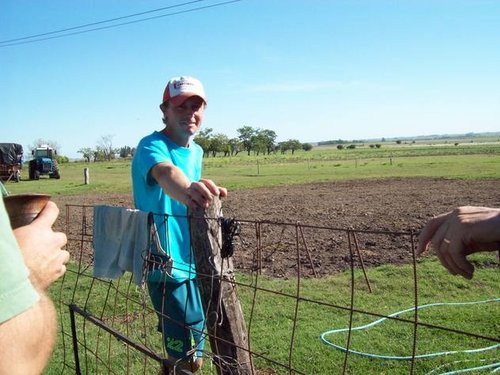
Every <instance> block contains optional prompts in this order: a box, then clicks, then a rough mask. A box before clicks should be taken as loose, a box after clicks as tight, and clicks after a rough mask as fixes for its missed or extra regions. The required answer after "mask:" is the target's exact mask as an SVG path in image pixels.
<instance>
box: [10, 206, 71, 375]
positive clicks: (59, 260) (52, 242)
mask: <svg viewBox="0 0 500 375" xmlns="http://www.w3.org/2000/svg"><path fill="white" fill-rule="evenodd" d="M58 214H59V210H58V208H57V206H56V205H55V204H54V203H53V202H49V203H48V204H47V206H46V207H45V209H44V210H43V211H42V212H41V213H40V215H39V217H38V218H37V219H35V220H34V221H33V223H31V224H30V225H26V226H24V227H21V228H18V229H16V230H15V231H14V233H13V238H12V247H11V250H10V251H13V252H19V251H20V252H21V254H22V257H23V259H24V262H25V264H26V267H27V268H28V270H29V272H30V281H31V284H32V285H33V287H34V288H35V289H36V291H37V292H38V295H39V297H40V298H39V300H38V301H37V302H35V303H34V304H33V305H32V306H31V307H29V308H27V309H26V310H23V311H22V312H20V313H18V314H17V315H15V316H13V317H11V318H10V319H8V320H6V321H4V322H2V323H1V324H0V348H1V350H0V374H1V375H3V374H9V375H11V374H20V375H21V374H41V373H42V371H43V369H44V367H45V365H46V363H47V361H48V359H49V357H50V354H51V353H52V348H53V346H54V342H55V337H56V312H55V309H54V305H53V303H52V301H51V300H50V299H49V297H47V295H46V293H45V290H46V289H47V288H48V287H49V286H50V285H51V284H52V283H53V282H54V281H55V280H57V279H58V278H59V277H60V276H61V275H62V274H64V272H65V270H66V267H65V264H66V262H67V261H68V259H69V253H68V252H67V251H65V250H61V247H62V246H64V245H65V244H66V236H65V235H64V234H63V233H57V232H54V231H53V230H52V225H53V224H54V222H55V220H56V218H57V215H58ZM3 224H6V223H3ZM14 239H15V240H16V241H17V244H18V245H19V248H18V247H17V246H15V242H16V241H15V240H14Z"/></svg>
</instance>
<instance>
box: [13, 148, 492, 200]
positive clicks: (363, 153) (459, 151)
mask: <svg viewBox="0 0 500 375" xmlns="http://www.w3.org/2000/svg"><path fill="white" fill-rule="evenodd" d="M130 165H131V161H130V160H115V161H111V162H98V163H84V162H70V163H65V164H62V165H61V166H60V167H61V179H60V180H50V179H48V178H47V177H42V178H41V179H40V180H38V181H29V180H24V178H27V173H25V172H26V171H25V170H23V174H22V177H23V180H22V181H21V182H20V183H13V182H9V183H7V184H6V188H7V190H8V191H9V193H10V194H17V193H25V192H37V193H48V194H52V195H78V194H87V193H97V192H99V193H105V192H110V193H130V191H131V180H130ZM85 168H89V174H90V184H88V185H85V184H84V169H85ZM203 170H204V176H205V177H207V178H211V179H213V180H214V181H216V182H217V183H218V184H219V185H222V186H225V187H227V188H228V189H230V190H234V189H242V188H254V187H264V186H276V185H288V184H303V183H311V182H320V181H334V180H352V179H366V178H388V177H442V178H451V179H484V178H487V179H499V178H500V143H485V144H479V143H472V144H467V145H465V146H453V145H444V146H436V145H430V146H413V145H393V146H391V147H385V148H380V149H372V148H369V147H358V148H356V149H354V150H337V149H335V148H331V147H330V148H328V147H317V148H314V149H313V150H311V151H309V152H305V151H297V152H295V154H294V155H292V154H291V153H289V154H286V155H280V154H277V155H266V156H262V155H261V156H253V155H251V156H247V155H246V154H239V155H237V156H233V157H221V156H218V157H215V158H212V157H209V158H205V160H204V167H203Z"/></svg>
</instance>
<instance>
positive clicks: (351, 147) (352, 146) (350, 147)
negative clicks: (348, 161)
mask: <svg viewBox="0 0 500 375" xmlns="http://www.w3.org/2000/svg"><path fill="white" fill-rule="evenodd" d="M347 148H348V149H351V150H354V149H355V148H356V145H349V146H347Z"/></svg>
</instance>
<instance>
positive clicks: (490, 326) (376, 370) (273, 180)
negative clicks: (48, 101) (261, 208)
mask: <svg viewBox="0 0 500 375" xmlns="http://www.w3.org/2000/svg"><path fill="white" fill-rule="evenodd" d="M130 163H131V162H130V160H116V161H112V162H106V163H104V162H103V163H83V162H71V163H67V164H63V165H61V179H60V180H49V179H47V178H41V179H40V180H39V181H24V180H22V181H21V182H20V183H12V182H9V183H7V184H6V188H7V190H8V191H9V193H10V194H17V193H23V192H43V193H49V194H52V195H54V196H57V195H79V194H93V193H97V192H99V193H103V192H113V193H130V191H131V183H130ZM84 168H89V170H90V184H89V185H84V184H83V170H84ZM26 174H27V173H23V177H24V176H26ZM204 175H205V177H208V178H211V179H213V180H214V181H216V182H217V183H218V184H220V185H223V186H226V187H228V188H229V189H231V190H234V189H243V188H254V187H263V186H273V185H274V186H276V185H289V184H302V183H313V182H319V181H334V180H351V179H369V178H373V179H380V178H388V177H439V178H448V179H500V143H498V142H496V143H495V142H494V143H484V144H483V143H468V144H464V145H461V144H460V145H458V146H454V145H453V144H442V145H436V144H431V145H404V144H403V145H395V144H394V145H393V146H390V147H389V146H387V147H386V146H384V147H382V148H380V149H375V148H369V147H367V146H365V147H358V148H356V149H354V150H337V149H335V148H331V147H330V148H328V147H318V148H315V149H313V150H312V151H310V152H303V151H300V152H296V153H295V155H291V154H287V155H270V156H262V155H261V156H253V155H252V156H247V155H238V156H236V157H227V158H224V157H216V158H206V159H205V161H204ZM474 259H475V262H476V266H477V267H479V268H482V269H481V270H480V272H477V275H476V276H475V278H474V279H473V280H472V281H466V280H464V279H461V278H457V277H453V276H451V275H449V274H448V273H447V272H445V271H444V269H443V268H442V267H441V265H440V264H438V263H437V262H436V261H435V260H434V259H433V258H423V259H421V260H419V265H418V275H419V279H418V280H419V290H418V292H419V304H420V305H423V304H429V303H437V302H439V303H440V302H470V301H480V300H487V299H493V298H498V297H499V294H500V293H499V292H500V290H499V287H498V286H499V285H500V274H499V272H498V269H497V268H495V267H483V265H487V264H491V263H493V264H495V263H496V262H497V259H496V258H495V255H489V256H477V257H474ZM72 267H75V265H74V264H73V265H72ZM412 272H413V271H412V268H411V267H410V266H390V265H388V266H382V267H378V268H373V269H370V270H369V271H368V275H369V278H370V281H371V283H372V286H373V287H374V292H373V293H369V292H368V291H367V290H366V288H365V287H364V286H363V283H362V282H361V281H360V279H361V275H357V274H356V276H355V280H356V285H357V289H356V294H355V306H356V308H357V309H359V310H363V311H370V312H374V313H377V314H381V315H387V314H391V313H394V312H397V311H401V310H404V309H407V308H409V307H411V306H413V303H414V299H413V284H412V282H413V279H412V276H413V274H412ZM75 277H77V276H76V274H75V273H73V272H68V273H67V275H66V277H65V281H64V283H63V282H62V281H61V282H58V284H57V285H55V286H53V287H52V289H51V293H52V295H53V296H54V299H55V300H56V301H59V302H61V305H60V306H59V309H60V319H61V322H62V323H63V324H64V330H65V332H68V329H69V328H68V327H69V326H68V324H69V323H68V312H67V307H66V306H65V303H68V302H69V301H71V300H72V299H73V298H74V297H75V296H76V297H78V296H79V295H81V296H86V295H87V294H88V293H89V289H90V288H94V289H92V298H90V299H88V301H87V303H88V306H89V309H90V310H91V311H94V310H96V311H102V309H108V308H109V306H108V305H107V304H108V303H110V302H107V301H108V300H110V296H109V288H108V287H107V286H106V285H93V284H92V283H93V282H92V281H91V280H90V279H89V280H85V281H81V282H80V284H79V285H78V287H76V284H75V283H76V281H75V280H74V278H75ZM238 281H239V282H241V283H242V286H240V288H239V294H240V298H241V303H242V305H243V308H244V311H245V316H249V315H250V311H253V315H252V316H253V320H252V322H251V328H250V331H249V334H250V337H251V342H252V350H253V351H255V352H259V353H263V354H264V355H265V356H267V357H271V358H274V359H276V361H278V362H280V363H290V364H291V365H293V366H294V367H295V368H297V369H298V370H299V371H301V372H303V373H306V374H314V375H316V374H337V373H341V372H342V368H343V363H344V362H343V361H344V356H345V354H344V353H342V352H341V351H340V350H337V349H335V348H333V347H331V346H328V345H326V344H325V343H323V342H322V341H321V340H320V335H321V334H322V333H324V332H327V331H329V330H332V329H339V328H345V327H348V325H349V319H350V316H349V314H348V312H346V311H345V310H342V309H338V308H335V307H334V306H338V305H342V306H348V305H349V301H350V275H349V274H348V273H342V274H338V275H334V276H331V277H328V278H324V279H309V280H303V281H302V282H301V286H300V291H298V290H297V282H296V280H272V279H265V278H260V279H259V287H260V288H262V290H260V291H259V292H258V293H257V296H256V298H257V299H256V300H254V294H253V288H250V287H245V285H250V284H251V283H253V282H254V280H253V279H252V276H251V275H246V274H241V275H238ZM96 284H98V283H96ZM252 285H254V284H252ZM265 290H271V291H279V292H280V293H283V294H284V295H283V296H280V295H276V294H274V293H268V292H266V291H265ZM133 293H135V292H133ZM298 293H299V296H300V298H299V299H297V298H296V297H297V295H298ZM115 295H119V293H116V294H115ZM287 296H288V297H287ZM80 298H83V297H80ZM297 301H298V303H297ZM116 307H118V311H117V312H116V313H117V314H120V313H129V312H130V311H131V310H130V309H132V307H130V306H125V305H123V304H122V303H118V305H113V308H116ZM252 309H253V310H252ZM296 312H298V315H297V316H298V319H296V318H295V317H296ZM499 317H500V307H499V305H498V303H488V304H477V305H467V306H448V305H444V306H437V307H436V308H430V309H425V310H422V311H421V312H419V320H420V322H424V323H432V324H436V325H439V326H445V327H453V328H455V329H457V330H459V331H464V332H471V333H475V334H484V335H486V336H488V337H497V338H498V337H499V335H500V325H499V323H498V322H499V321H500V320H499V319H498V318H499ZM402 318H405V319H408V320H410V321H411V320H412V319H414V316H413V313H410V314H406V315H404V316H402ZM147 319H149V320H146V321H141V324H142V326H141V327H138V328H137V329H143V328H144V326H147V327H154V326H155V322H154V317H149V318H147ZM352 319H353V325H354V326H359V325H363V324H367V323H370V322H372V321H374V320H376V319H377V317H371V316H369V315H366V314H354V315H353V316H352ZM249 323H250V322H248V321H247V324H249ZM81 324H83V323H82V322H81ZM115 324H116V327H117V328H120V329H123V330H125V331H126V332H128V333H130V334H131V335H133V332H132V331H133V330H134V329H135V328H134V327H135V325H134V324H135V323H130V324H120V322H115ZM292 325H296V335H295V336H294V337H291V335H290V332H291V328H292ZM413 333H414V331H413V325H412V324H408V323H402V322H397V321H396V322H394V321H387V322H384V323H383V324H380V325H377V326H374V327H373V328H371V329H367V330H359V331H354V332H353V336H352V341H351V349H352V350H358V351H360V352H363V353H370V354H375V355H391V356H404V355H408V354H411V353H410V352H411V349H412V344H413V341H412V340H413ZM149 334H150V335H151V337H155V334H154V329H153V328H151V330H150V332H149ZM79 335H80V337H83V336H82V335H83V332H79ZM87 335H88V337H86V338H85V339H86V340H88V341H89V342H92V340H94V339H95V338H96V337H99V335H103V333H102V332H100V331H94V332H89V333H87ZM92 336H93V337H92ZM156 336H158V335H156ZM327 337H328V340H329V341H331V342H332V343H335V344H338V345H340V346H345V343H346V336H345V334H344V333H341V334H331V335H327ZM70 342H71V339H70V337H68V336H66V337H65V338H64V337H63V339H60V340H59V341H58V344H57V348H56V351H55V353H54V357H53V359H52V362H51V364H50V365H49V367H48V368H47V370H46V372H45V373H46V374H60V373H61V372H62V371H61V370H62V369H63V364H64V363H65V361H69V362H70V363H71V358H72V353H71V352H68V350H69V351H70V350H71V349H69V348H71V344H70ZM149 344H151V345H152V346H153V347H161V343H159V342H158V341H156V342H150V343H149ZM490 345H493V343H492V342H491V341H490V340H481V339H474V340H470V339H467V340H464V335H459V334H453V333H449V332H443V331H442V330H439V329H430V328H427V327H419V329H418V346H417V354H425V353H433V352H448V351H454V350H465V349H478V348H482V347H486V346H490ZM291 348H292V349H291ZM97 350H98V351H101V350H102V353H99V358H100V359H99V360H96V357H89V358H86V359H85V361H84V363H85V366H86V367H85V369H86V371H87V373H89V374H94V373H107V372H106V371H105V370H104V369H105V368H106V366H107V365H108V364H109V363H111V366H112V368H113V369H114V370H113V371H114V372H113V373H117V374H118V373H120V374H121V373H124V371H125V369H126V368H127V366H128V365H130V366H133V365H131V364H130V363H131V361H132V359H131V358H132V356H133V354H131V351H125V352H124V351H123V344H122V343H120V342H118V341H116V340H114V339H109V338H107V339H102V344H101V345H100V347H99V348H98V349H97ZM112 353H119V354H116V355H114V354H112ZM124 353H125V354H124ZM312 353H313V354H312ZM498 358H499V356H498V348H497V349H496V350H492V351H484V352H480V353H477V354H474V355H471V354H468V355H466V354H463V353H457V354H449V355H445V356H439V357H435V358H429V359H419V360H418V361H417V362H416V364H415V366H416V367H415V368H414V370H415V373H417V374H424V373H444V372H446V371H451V370H453V369H458V368H466V367H467V368H471V367H478V366H482V365H485V364H488V363H492V362H495V361H496V362H498ZM101 361H102V362H101ZM132 362H133V361H132ZM139 362H140V361H139ZM255 364H256V365H257V367H258V368H260V369H266V370H268V371H271V373H278V374H288V371H286V370H285V369H284V368H283V367H281V366H279V365H276V364H273V363H269V362H267V361H264V360H263V359H259V358H256V359H255ZM142 365H143V363H142V362H140V363H139V364H138V365H137V366H138V369H140V368H142V367H141V366H142ZM132 368H133V367H132ZM347 368H348V370H347V372H348V373H352V374H401V373H409V371H410V363H409V362H408V361H403V360H394V359H393V360H387V359H379V358H370V357H365V356H358V355H351V356H350V357H349V361H348V365H347ZM436 369H440V370H439V372H433V371H436ZM65 372H66V373H71V371H69V370H68V369H66V371H65ZM84 373H85V371H84ZM130 373H131V374H135V373H140V372H139V370H137V372H135V370H132V371H131V372H130ZM152 373H154V372H152ZM213 373H215V372H214V370H213V369H211V368H210V366H209V365H207V366H205V367H204V369H203V371H202V372H201V374H213Z"/></svg>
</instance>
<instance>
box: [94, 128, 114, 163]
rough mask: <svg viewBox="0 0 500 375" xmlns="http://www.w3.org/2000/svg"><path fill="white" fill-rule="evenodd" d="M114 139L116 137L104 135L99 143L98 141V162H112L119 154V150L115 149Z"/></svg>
mask: <svg viewBox="0 0 500 375" xmlns="http://www.w3.org/2000/svg"><path fill="white" fill-rule="evenodd" d="M113 137H114V135H111V134H108V135H103V136H102V137H101V138H100V139H99V140H98V141H97V147H96V151H97V156H98V157H97V160H99V161H102V160H107V161H110V160H112V159H114V158H115V154H117V153H118V150H117V149H115V148H113Z"/></svg>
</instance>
